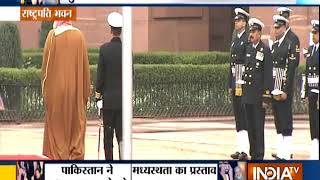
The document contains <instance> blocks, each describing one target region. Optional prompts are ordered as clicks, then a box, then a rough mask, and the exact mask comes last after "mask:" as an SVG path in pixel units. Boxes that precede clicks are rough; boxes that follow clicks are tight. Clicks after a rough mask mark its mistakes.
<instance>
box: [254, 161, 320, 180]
mask: <svg viewBox="0 0 320 180" xmlns="http://www.w3.org/2000/svg"><path fill="white" fill-rule="evenodd" d="M319 172H320V161H319V160H317V161H306V160H303V161H296V160H294V161H282V162H275V161H259V162H248V180H274V179H277V180H301V179H306V180H309V179H319Z"/></svg>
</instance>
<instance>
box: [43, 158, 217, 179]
mask: <svg viewBox="0 0 320 180" xmlns="http://www.w3.org/2000/svg"><path fill="white" fill-rule="evenodd" d="M217 168H218V164H217V163H209V162H198V163H181V162H180V163H179V162H176V161H175V162H166V163H164V162H157V161H155V162H150V161H147V162H146V161H132V162H130V161H127V162H121V161H114V162H110V163H101V162H100V163H99V162H97V161H96V162H91V163H90V162H88V163H87V162H85V161H83V162H74V163H57V162H50V161H47V163H46V164H45V179H46V180H56V179H57V178H59V180H79V179H90V180H105V179H107V180H149V179H157V180H194V179H197V180H214V179H218V177H217Z"/></svg>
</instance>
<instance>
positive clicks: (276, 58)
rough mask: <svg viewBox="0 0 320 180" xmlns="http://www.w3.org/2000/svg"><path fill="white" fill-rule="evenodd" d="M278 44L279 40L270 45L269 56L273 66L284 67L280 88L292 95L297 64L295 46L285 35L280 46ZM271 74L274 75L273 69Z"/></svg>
mask: <svg viewBox="0 0 320 180" xmlns="http://www.w3.org/2000/svg"><path fill="white" fill-rule="evenodd" d="M278 45H279V41H275V43H274V44H273V46H272V51H271V58H272V61H273V68H281V69H284V71H285V80H284V81H283V83H282V84H281V89H282V91H284V92H285V93H287V95H288V96H291V97H292V95H293V84H294V76H295V69H296V67H297V66H298V65H299V61H298V58H297V48H296V45H295V44H294V43H292V41H291V39H290V38H289V36H287V35H286V36H285V38H284V39H283V41H282V43H281V44H280V46H278ZM273 76H274V77H275V71H273Z"/></svg>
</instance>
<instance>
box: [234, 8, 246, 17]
mask: <svg viewBox="0 0 320 180" xmlns="http://www.w3.org/2000/svg"><path fill="white" fill-rule="evenodd" d="M234 12H235V13H236V15H238V14H244V15H246V16H247V17H249V16H250V14H249V13H247V12H246V11H245V10H243V9H241V8H236V9H234Z"/></svg>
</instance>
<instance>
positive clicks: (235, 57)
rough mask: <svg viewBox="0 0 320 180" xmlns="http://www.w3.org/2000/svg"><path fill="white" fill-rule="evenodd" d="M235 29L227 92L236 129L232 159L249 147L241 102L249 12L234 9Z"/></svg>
mask: <svg viewBox="0 0 320 180" xmlns="http://www.w3.org/2000/svg"><path fill="white" fill-rule="evenodd" d="M235 13H236V16H235V18H234V20H235V31H236V33H237V35H236V37H235V38H234V39H233V41H232V42H231V49H230V52H231V63H230V73H229V90H228V91H229V94H230V95H231V96H232V101H233V111H234V116H235V121H236V130H237V151H236V152H235V153H233V154H231V158H233V159H246V158H247V156H248V155H247V154H248V149H249V147H248V146H249V142H248V132H247V122H246V119H245V117H244V106H243V104H242V102H241V96H242V84H243V83H242V82H243V80H242V79H241V78H242V75H243V72H244V61H245V56H246V47H247V45H248V36H249V35H248V34H249V33H248V31H246V26H247V23H248V19H249V14H248V13H247V12H246V11H244V10H243V9H241V8H236V9H235Z"/></svg>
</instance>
